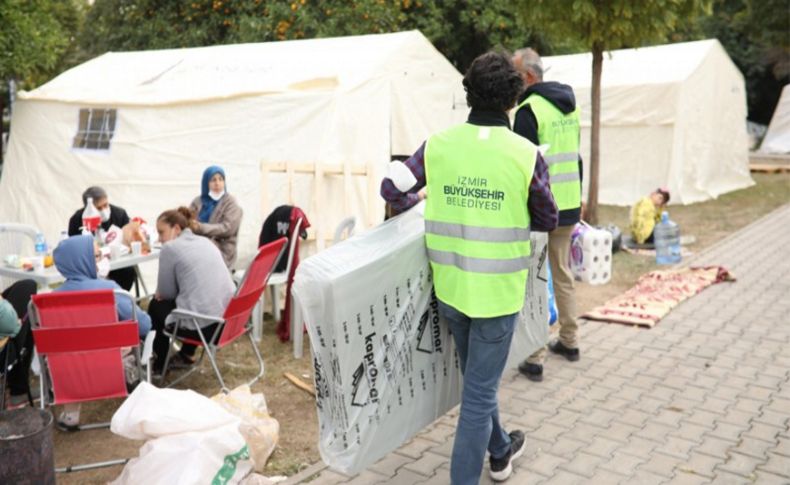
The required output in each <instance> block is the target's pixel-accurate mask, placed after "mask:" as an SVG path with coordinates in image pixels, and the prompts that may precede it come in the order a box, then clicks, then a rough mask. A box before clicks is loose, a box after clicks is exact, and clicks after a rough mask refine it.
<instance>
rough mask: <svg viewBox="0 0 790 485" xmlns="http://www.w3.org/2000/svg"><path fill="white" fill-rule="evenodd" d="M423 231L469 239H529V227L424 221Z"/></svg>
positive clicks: (502, 240)
mask: <svg viewBox="0 0 790 485" xmlns="http://www.w3.org/2000/svg"><path fill="white" fill-rule="evenodd" d="M425 232H427V233H428V234H436V235H437V236H449V237H459V238H462V239H469V240H471V241H488V242H517V241H527V240H529V228H520V227H480V226H467V225H465V224H452V223H449V222H439V221H425Z"/></svg>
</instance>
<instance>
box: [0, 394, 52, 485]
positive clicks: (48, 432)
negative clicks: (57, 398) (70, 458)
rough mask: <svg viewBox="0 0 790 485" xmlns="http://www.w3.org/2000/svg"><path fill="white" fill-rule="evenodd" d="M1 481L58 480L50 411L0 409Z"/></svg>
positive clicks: (47, 481)
mask: <svg viewBox="0 0 790 485" xmlns="http://www.w3.org/2000/svg"><path fill="white" fill-rule="evenodd" d="M0 483H9V484H10V483H13V484H20V485H21V484H28V483H29V484H34V483H35V484H38V483H45V484H54V483H55V461H54V458H53V454H52V414H51V413H50V412H49V411H42V410H41V409H34V408H31V407H24V408H21V409H14V410H11V411H2V412H0Z"/></svg>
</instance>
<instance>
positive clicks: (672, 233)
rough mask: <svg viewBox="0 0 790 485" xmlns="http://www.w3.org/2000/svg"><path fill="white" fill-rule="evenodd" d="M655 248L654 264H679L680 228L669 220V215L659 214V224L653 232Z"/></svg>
mask: <svg viewBox="0 0 790 485" xmlns="http://www.w3.org/2000/svg"><path fill="white" fill-rule="evenodd" d="M653 242H654V244H655V246H656V263H658V264H677V263H679V262H680V260H681V259H682V258H681V255H680V228H679V227H678V225H677V224H675V223H674V222H672V221H671V220H670V219H669V213H668V212H666V211H664V212H662V213H661V222H659V223H658V224H656V227H655V229H654V230H653Z"/></svg>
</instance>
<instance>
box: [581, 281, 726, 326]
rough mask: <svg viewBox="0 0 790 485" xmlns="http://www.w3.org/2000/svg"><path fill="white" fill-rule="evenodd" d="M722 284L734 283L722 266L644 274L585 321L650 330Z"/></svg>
mask: <svg viewBox="0 0 790 485" xmlns="http://www.w3.org/2000/svg"><path fill="white" fill-rule="evenodd" d="M722 281H735V277H733V276H732V275H731V274H730V272H729V271H727V270H726V269H725V268H724V267H722V266H707V267H690V268H676V269H675V268H673V269H663V270H656V271H651V272H650V273H647V274H645V275H642V276H641V277H640V278H639V280H638V281H637V282H636V285H635V286H634V287H633V288H631V289H630V290H628V291H626V292H625V293H623V294H622V295H619V296H616V297H615V298H613V299H611V300H609V301H607V302H606V303H604V304H603V305H601V306H599V307H596V308H594V309H593V310H590V311H589V312H587V313H585V314H584V315H582V318H587V319H589V320H601V321H605V322H616V323H625V324H629V325H642V326H646V327H648V328H650V327H653V326H654V325H655V324H656V323H658V321H659V320H661V319H662V318H663V317H664V316H665V315H666V314H667V313H669V311H670V310H671V309H672V308H674V307H676V306H677V305H678V304H680V303H681V302H682V301H685V300H687V299H689V298H691V297H692V296H694V295H696V294H697V293H699V292H701V291H702V290H704V289H705V288H707V287H708V286H710V285H712V284H714V283H720V282H722Z"/></svg>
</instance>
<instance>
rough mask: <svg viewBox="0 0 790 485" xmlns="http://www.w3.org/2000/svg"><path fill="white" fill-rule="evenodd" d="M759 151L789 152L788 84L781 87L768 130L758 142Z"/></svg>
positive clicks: (789, 113) (789, 91)
mask: <svg viewBox="0 0 790 485" xmlns="http://www.w3.org/2000/svg"><path fill="white" fill-rule="evenodd" d="M759 151H760V152H761V153H777V154H781V153H790V84H788V85H786V86H785V87H784V88H783V89H782V95H781V96H780V97H779V102H778V103H777V104H776V108H775V109H774V114H773V116H772V117H771V123H770V124H769V125H768V131H766V132H765V137H764V138H763V142H762V143H761V144H760V150H759Z"/></svg>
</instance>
